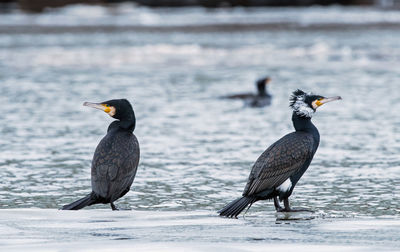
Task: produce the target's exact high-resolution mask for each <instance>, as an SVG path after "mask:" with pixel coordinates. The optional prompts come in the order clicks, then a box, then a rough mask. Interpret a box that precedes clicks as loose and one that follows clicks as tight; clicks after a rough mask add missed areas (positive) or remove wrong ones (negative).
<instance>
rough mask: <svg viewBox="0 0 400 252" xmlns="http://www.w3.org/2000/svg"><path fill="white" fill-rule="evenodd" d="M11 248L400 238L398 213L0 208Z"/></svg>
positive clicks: (358, 243) (363, 246) (369, 243)
mask: <svg viewBox="0 0 400 252" xmlns="http://www.w3.org/2000/svg"><path fill="white" fill-rule="evenodd" d="M0 216H1V217H0V234H1V235H0V237H1V238H0V248H2V249H4V250H7V251H18V250H20V251H22V250H26V249H28V248H29V250H30V251H43V250H46V251H47V250H48V251H58V250H63V251H64V250H65V251H69V250H71V251H72V250H73V251H93V250H96V251H112V250H114V249H115V248H116V246H117V247H118V250H119V251H121V250H122V251H128V250H131V249H138V250H146V251H172V250H174V251H206V250H207V251H217V250H218V251H265V248H266V246H268V248H270V249H274V248H276V249H279V250H280V251H293V249H296V250H297V251H320V250H321V249H322V250H323V251H372V250H376V249H378V248H379V249H380V250H381V251H382V250H393V249H395V247H396V246H398V245H399V244H400V241H399V238H398V235H397V234H398V231H399V230H400V220H390V219H348V218H346V219H322V218H316V219H314V220H300V221H299V220H297V221H276V220H275V218H276V216H275V214H272V213H270V214H269V215H264V216H257V215H255V214H253V215H252V216H248V217H246V218H239V219H237V220H232V219H226V218H219V217H218V216H216V214H215V213H213V212H209V211H194V212H193V211H192V212H176V211H119V212H112V211H109V210H108V209H107V210H103V209H102V210H92V209H90V210H83V211H59V210H55V209H2V210H0Z"/></svg>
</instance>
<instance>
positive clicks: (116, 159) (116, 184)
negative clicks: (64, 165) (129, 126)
mask: <svg viewBox="0 0 400 252" xmlns="http://www.w3.org/2000/svg"><path fill="white" fill-rule="evenodd" d="M139 155H140V154H139V143H138V141H137V139H136V137H135V136H134V135H133V134H132V133H130V132H127V131H116V132H109V133H108V134H107V135H106V136H105V137H104V138H103V139H102V140H101V141H100V143H99V145H98V146H97V148H96V151H95V153H94V156H93V161H92V190H93V191H94V192H95V193H96V194H97V195H98V196H101V197H102V198H104V199H106V200H109V201H111V202H113V201H114V200H116V199H118V198H120V197H121V196H122V195H123V194H125V193H126V192H127V190H128V191H129V188H130V186H131V184H132V182H133V180H134V178H135V175H136V170H137V166H138V163H139Z"/></svg>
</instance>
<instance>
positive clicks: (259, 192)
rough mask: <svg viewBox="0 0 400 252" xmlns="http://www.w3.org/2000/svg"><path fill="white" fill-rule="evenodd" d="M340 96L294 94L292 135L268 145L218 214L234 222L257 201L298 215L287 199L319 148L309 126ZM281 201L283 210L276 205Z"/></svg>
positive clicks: (317, 137)
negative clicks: (271, 202)
mask: <svg viewBox="0 0 400 252" xmlns="http://www.w3.org/2000/svg"><path fill="white" fill-rule="evenodd" d="M340 99H342V98H341V97H340V96H335V97H330V98H325V97H323V96H320V95H313V94H308V93H305V92H303V91H301V90H296V91H295V92H293V95H292V96H291V98H290V107H291V108H292V109H293V114H292V121H293V126H294V128H295V130H296V131H295V132H292V133H290V134H287V135H286V136H284V137H282V138H281V139H279V140H278V141H276V142H275V143H274V144H272V145H271V146H270V147H269V148H268V149H267V150H266V151H264V153H263V154H261V156H260V157H259V158H258V159H257V161H256V162H255V164H254V165H253V168H252V170H251V172H250V176H249V178H248V181H247V185H246V187H245V189H244V191H243V194H242V197H241V198H238V199H236V200H234V201H232V202H231V203H229V204H228V205H226V206H225V207H224V208H223V209H221V210H220V211H219V212H218V213H219V214H220V215H221V216H226V217H231V218H236V217H237V216H238V215H239V214H240V213H241V212H242V211H243V210H244V209H245V208H246V207H247V206H249V208H250V206H251V205H252V204H253V203H254V202H256V201H259V200H267V199H274V205H275V209H276V211H278V212H293V211H302V210H296V209H292V208H290V205H289V196H290V195H291V194H292V191H293V189H294V187H295V186H296V184H297V182H298V181H299V179H300V178H301V176H302V175H303V174H304V172H305V171H306V170H307V168H308V166H309V165H310V163H311V161H312V159H313V157H314V154H315V152H316V151H317V148H318V145H319V132H318V130H317V128H316V127H315V126H314V124H313V123H312V122H311V117H312V115H313V114H314V113H315V111H316V109H317V108H318V107H319V106H321V105H323V104H325V103H328V102H331V101H336V100H340ZM282 200H283V203H284V207H281V206H280V204H279V202H280V201H282Z"/></svg>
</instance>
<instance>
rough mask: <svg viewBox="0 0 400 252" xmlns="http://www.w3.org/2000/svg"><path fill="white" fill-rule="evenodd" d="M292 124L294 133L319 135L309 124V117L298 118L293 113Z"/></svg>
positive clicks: (311, 124)
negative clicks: (301, 132)
mask: <svg viewBox="0 0 400 252" xmlns="http://www.w3.org/2000/svg"><path fill="white" fill-rule="evenodd" d="M292 122H293V126H294V128H295V130H296V131H303V132H308V133H312V134H314V133H317V134H319V133H318V130H317V128H316V127H315V126H314V124H313V123H312V122H311V117H306V116H299V115H298V114H297V113H296V112H293V115H292Z"/></svg>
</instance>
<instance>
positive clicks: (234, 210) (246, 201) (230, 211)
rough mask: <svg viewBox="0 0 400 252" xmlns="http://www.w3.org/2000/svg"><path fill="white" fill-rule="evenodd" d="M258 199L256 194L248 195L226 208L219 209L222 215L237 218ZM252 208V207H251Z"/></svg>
mask: <svg viewBox="0 0 400 252" xmlns="http://www.w3.org/2000/svg"><path fill="white" fill-rule="evenodd" d="M256 201H257V198H256V197H255V196H246V197H241V198H238V199H236V200H234V201H232V202H231V203H229V204H228V205H226V206H225V207H224V208H222V209H221V210H219V211H218V213H219V215H220V216H226V217H229V218H237V216H238V215H239V214H240V213H241V212H242V211H243V210H244V209H245V208H246V207H247V206H248V205H250V206H251V204H253V203H254V202H256ZM249 208H250V207H249Z"/></svg>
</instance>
